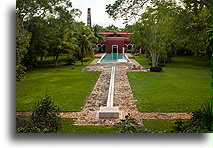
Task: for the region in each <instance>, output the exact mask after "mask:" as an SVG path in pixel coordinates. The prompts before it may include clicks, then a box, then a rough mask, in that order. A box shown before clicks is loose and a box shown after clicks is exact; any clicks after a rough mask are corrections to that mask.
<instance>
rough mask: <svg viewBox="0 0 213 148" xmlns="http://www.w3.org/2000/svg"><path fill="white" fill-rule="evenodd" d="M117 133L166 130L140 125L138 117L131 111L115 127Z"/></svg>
mask: <svg viewBox="0 0 213 148" xmlns="http://www.w3.org/2000/svg"><path fill="white" fill-rule="evenodd" d="M114 132H115V133H164V132H165V131H154V130H153V129H148V128H144V127H142V126H139V125H138V123H137V122H136V119H135V118H133V117H132V116H131V114H130V113H129V114H128V115H126V116H125V120H121V122H120V123H118V124H117V125H116V126H115V128H114Z"/></svg>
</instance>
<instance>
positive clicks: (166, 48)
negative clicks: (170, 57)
mask: <svg viewBox="0 0 213 148" xmlns="http://www.w3.org/2000/svg"><path fill="white" fill-rule="evenodd" d="M175 10H176V5H175V3H168V2H162V3H160V4H158V7H156V8H152V7H147V10H146V12H144V13H143V14H142V15H141V18H140V20H139V21H138V22H137V23H136V24H134V25H133V26H132V28H131V29H132V32H133V34H132V35H131V36H130V39H131V40H132V41H133V42H134V43H135V44H136V45H137V46H142V48H143V49H144V50H146V51H148V52H149V54H150V56H151V61H152V66H153V67H157V66H158V63H159V59H160V57H163V56H164V55H167V54H168V53H169V52H170V50H171V48H170V44H171V43H172V39H173V38H174V34H173V30H172V27H173V26H172V25H173V24H172V23H171V22H172V19H173V16H174V15H175V14H176V11H175Z"/></svg>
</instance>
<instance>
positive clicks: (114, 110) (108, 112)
mask: <svg viewBox="0 0 213 148" xmlns="http://www.w3.org/2000/svg"><path fill="white" fill-rule="evenodd" d="M96 117H98V118H99V119H123V118H124V112H121V111H119V109H118V107H101V108H100V111H98V112H97V115H96Z"/></svg>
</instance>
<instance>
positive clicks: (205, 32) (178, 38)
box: [106, 0, 212, 67]
mask: <svg viewBox="0 0 213 148" xmlns="http://www.w3.org/2000/svg"><path fill="white" fill-rule="evenodd" d="M148 4H149V5H148ZM147 5H148V6H147ZM106 12H107V13H108V14H109V16H110V17H112V18H114V19H117V18H124V19H125V20H127V23H128V22H129V21H131V20H132V18H134V17H136V18H137V19H136V20H137V21H136V22H135V23H134V24H133V25H127V26H126V29H127V30H128V31H130V32H132V33H133V35H132V36H131V40H132V42H133V43H134V44H135V45H136V46H135V47H136V49H142V50H145V51H146V55H147V56H151V61H152V66H153V67H156V66H157V65H158V63H165V62H170V61H171V57H172V55H174V54H178V55H189V54H194V55H196V56H207V57H209V59H210V57H211V34H212V31H211V2H210V1H209V0H202V1H199V0H189V1H181V4H177V3H176V1H174V0H166V1H162V0H150V1H149V0H134V1H132V0H116V1H115V3H114V4H109V5H107V7H106Z"/></svg>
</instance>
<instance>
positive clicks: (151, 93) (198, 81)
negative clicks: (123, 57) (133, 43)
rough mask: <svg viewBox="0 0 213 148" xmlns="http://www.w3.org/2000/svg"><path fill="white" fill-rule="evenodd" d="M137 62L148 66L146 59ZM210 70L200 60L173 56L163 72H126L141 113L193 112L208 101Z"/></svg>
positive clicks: (205, 62) (205, 61) (209, 95)
mask: <svg viewBox="0 0 213 148" xmlns="http://www.w3.org/2000/svg"><path fill="white" fill-rule="evenodd" d="M136 60H138V62H139V63H140V64H141V65H146V66H145V67H149V66H148V63H149V61H148V60H147V59H145V58H143V59H142V58H140V57H137V59H136ZM143 63H144V64H143ZM210 69H211V63H210V62H208V60H206V59H205V58H202V57H189V56H184V57H173V63H168V64H167V66H166V67H164V68H163V70H164V72H160V73H155V72H147V73H144V72H128V77H129V81H130V84H131V86H132V89H133V92H134V95H135V98H136V100H138V101H137V106H138V108H139V110H140V111H141V112H192V111H194V110H195V109H197V108H199V107H200V105H201V104H203V103H204V102H205V101H206V100H208V101H210V99H211V71H210Z"/></svg>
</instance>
